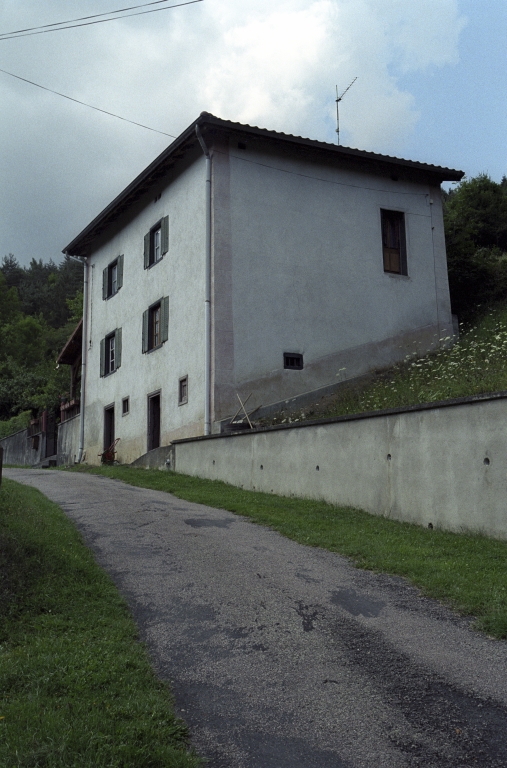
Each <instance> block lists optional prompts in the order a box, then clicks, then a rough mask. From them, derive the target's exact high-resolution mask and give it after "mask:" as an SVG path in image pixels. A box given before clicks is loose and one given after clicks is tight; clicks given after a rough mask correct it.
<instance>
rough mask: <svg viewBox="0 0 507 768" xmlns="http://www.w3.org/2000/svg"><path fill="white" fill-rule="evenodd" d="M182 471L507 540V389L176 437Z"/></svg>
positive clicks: (177, 461) (177, 467) (178, 465)
mask: <svg viewBox="0 0 507 768" xmlns="http://www.w3.org/2000/svg"><path fill="white" fill-rule="evenodd" d="M171 465H172V466H173V467H174V469H175V470H176V471H177V472H182V473H185V474H189V475H196V476H199V477H205V478H210V479H219V480H224V481H226V482H228V483H232V484H233V485H237V486H239V487H242V488H246V489H251V490H257V491H267V492H268V493H271V492H272V493H277V494H281V495H285V496H300V497H307V498H312V499H323V500H325V501H328V502H331V503H333V504H338V505H346V506H352V507H357V508H360V509H364V510H367V511H368V512H372V513H374V514H380V515H385V516H387V517H392V518H395V519H397V520H404V521H408V522H412V523H418V524H421V525H425V526H427V525H428V524H430V523H431V524H432V525H433V526H439V527H442V528H446V529H449V530H455V531H461V530H472V531H482V532H484V533H485V534H488V535H491V536H495V537H499V538H507V392H502V393H497V394H495V395H490V396H478V397H475V398H463V399H460V400H456V401H450V402H446V403H441V404H431V405H425V406H417V407H412V408H405V409H397V410H393V411H389V412H387V411H386V412H378V413H376V414H373V415H369V416H366V415H364V414H361V415H359V416H354V417H341V418H338V419H333V420H329V421H326V422H320V423H318V422H313V423H308V422H307V423H306V424H300V425H291V426H290V427H288V428H287V427H271V428H268V429H264V430H256V431H254V432H247V433H243V434H238V435H212V436H209V437H203V438H196V439H188V440H180V441H175V442H174V443H173V457H172V462H171Z"/></svg>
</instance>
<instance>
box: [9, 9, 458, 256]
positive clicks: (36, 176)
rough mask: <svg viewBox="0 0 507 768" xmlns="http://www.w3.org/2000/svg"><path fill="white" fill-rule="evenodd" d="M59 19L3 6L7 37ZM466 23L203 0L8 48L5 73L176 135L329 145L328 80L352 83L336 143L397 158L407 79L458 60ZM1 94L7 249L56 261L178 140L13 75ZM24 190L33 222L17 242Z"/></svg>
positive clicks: (453, 17)
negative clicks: (235, 128)
mask: <svg viewBox="0 0 507 768" xmlns="http://www.w3.org/2000/svg"><path fill="white" fill-rule="evenodd" d="M113 5H114V3H113ZM102 10H103V2H102V0H87V2H86V3H85V4H84V5H83V3H82V2H81V0H66V3H65V17H66V18H70V17H72V16H73V15H75V16H79V15H85V14H87V13H93V12H101V11H102ZM61 15H62V7H61V4H60V2H56V0H55V1H54V2H51V1H50V0H47V3H45V4H44V6H42V5H41V4H40V3H38V2H35V0H26V2H24V3H22V4H20V3H19V2H14V0H10V1H8V2H6V3H4V5H3V7H2V9H1V13H0V29H3V30H7V29H16V28H18V27H21V26H28V24H27V23H26V22H28V21H30V22H31V21H33V22H34V23H44V22H47V21H48V20H49V21H53V20H56V19H57V18H58V17H59V16H60V17H61ZM463 24H464V21H463V19H461V18H460V16H459V13H458V6H457V1H456V0H425V2H422V0H278V1H277V2H276V3H273V2H272V0H251V2H250V3H249V4H248V5H245V6H243V5H239V4H238V2H237V0H205V2H203V3H199V4H196V5H192V6H187V7H184V8H179V9H175V10H172V11H167V12H163V13H155V14H148V15H145V16H140V17H134V18H132V19H126V20H123V21H117V22H113V23H110V24H103V25H97V26H96V27H88V28H82V29H78V30H73V31H68V32H61V33H54V34H51V35H49V34H48V35H41V36H39V37H29V38H24V39H22V40H18V41H14V40H11V41H4V42H3V43H2V42H0V46H1V49H0V50H1V54H2V58H1V64H0V66H2V67H3V68H5V69H8V70H10V71H13V72H15V73H17V74H20V75H21V76H23V77H27V78H29V79H33V80H35V81H36V82H40V83H41V84H43V85H47V86H48V87H50V88H54V89H55V90H59V91H61V92H63V93H67V94H69V95H71V96H74V97H75V98H77V99H81V100H82V101H85V102H89V103H90V104H93V105H96V106H97V107H101V108H103V109H106V110H109V111H111V112H117V113H118V114H120V115H123V116H125V117H127V118H130V119H132V120H135V121H137V122H141V123H145V124H147V125H150V126H152V127H153V128H158V129H160V130H162V131H166V132H168V133H172V134H178V133H179V132H180V131H182V130H183V129H184V128H185V127H186V126H187V125H188V124H189V123H190V122H191V121H192V120H193V119H194V118H196V117H197V115H198V114H199V112H201V111H202V110H208V111H210V112H212V113H214V114H217V115H218V116H220V117H224V118H228V119H231V120H235V121H240V122H247V123H251V124H254V125H260V126H263V127H266V128H272V129H275V130H279V131H284V132H286V133H295V134H300V135H303V136H309V137H311V138H319V139H322V140H326V141H335V133H334V129H335V126H336V123H335V103H334V98H335V85H336V83H338V86H339V89H340V91H343V90H344V88H345V87H346V86H347V85H348V84H349V83H350V82H351V81H352V80H353V78H354V77H356V76H357V77H358V80H357V82H356V83H355V84H354V86H353V88H351V90H350V91H349V92H348V93H347V95H346V97H345V99H344V101H343V103H342V105H341V110H340V116H341V129H342V130H341V137H342V143H344V144H349V145H351V146H357V147H360V148H364V149H369V150H374V151H380V152H391V153H393V154H402V153H403V146H404V143H405V141H406V140H407V139H408V138H409V137H410V136H411V134H412V133H413V131H414V128H415V126H416V124H417V120H418V117H419V115H418V111H417V105H416V104H415V102H414V98H413V96H412V94H410V93H408V92H406V91H405V90H403V88H401V87H400V85H399V82H400V80H399V78H400V77H402V76H403V75H404V73H407V72H414V71H422V70H425V69H427V68H428V67H442V66H444V65H449V64H453V63H455V62H456V61H457V57H458V39H459V35H460V32H461V30H462V28H463ZM0 95H2V97H3V102H4V108H3V111H2V122H1V123H0V141H1V142H2V148H3V149H2V151H3V154H4V170H5V173H4V193H3V195H2V196H1V199H0V205H1V206H2V213H3V220H4V221H10V222H11V223H12V224H11V226H10V227H5V228H4V230H3V233H2V240H1V241H0V255H2V253H7V252H9V251H14V253H16V254H17V255H18V254H19V257H20V258H21V259H26V258H29V257H30V256H32V255H36V256H37V255H40V256H42V257H43V258H48V257H49V256H52V257H53V258H55V257H57V255H58V251H59V249H60V248H61V247H62V246H63V245H64V244H65V242H66V239H70V238H71V237H72V236H74V235H75V234H76V227H78V228H79V227H81V226H84V225H85V224H87V223H88V221H89V218H90V217H91V216H92V215H95V214H96V213H98V212H99V210H100V208H101V207H102V206H103V205H104V204H106V203H107V202H108V201H109V200H110V199H112V197H113V196H114V195H115V194H117V193H118V192H119V191H120V189H121V188H122V186H124V185H125V184H127V183H128V182H129V181H130V180H131V179H132V178H133V177H134V176H135V174H136V173H138V172H139V171H141V170H142V168H143V167H144V166H145V165H146V164H147V163H148V162H149V161H150V160H151V159H153V157H154V156H156V154H158V152H160V151H161V150H162V149H163V148H164V146H166V145H167V143H169V141H170V139H168V138H164V137H163V136H157V135H156V134H151V133H148V132H143V131H142V130H141V129H139V128H136V127H134V126H129V125H128V124H126V123H123V122H120V121H118V120H115V119H114V118H111V117H107V116H105V115H100V114H99V113H96V112H95V113H94V112H92V111H91V110H88V109H86V108H85V107H81V106H79V105H76V104H72V103H71V102H68V101H64V100H63V99H61V98H59V97H57V96H53V95H51V94H48V93H45V92H43V91H40V90H37V89H36V88H33V87H32V86H29V85H26V84H22V83H19V82H18V81H9V79H8V78H7V77H6V76H4V75H0ZM5 190H7V192H5ZM27 190H28V192H27ZM27 196H28V199H29V200H30V201H31V210H32V212H33V217H32V218H33V220H34V221H35V220H36V219H37V218H39V224H38V225H36V224H34V227H33V233H32V234H30V233H28V232H26V227H25V232H24V234H23V237H22V238H21V237H20V235H19V228H20V227H21V226H22V222H26V200H27ZM52 222H53V223H52ZM67 230H68V231H67ZM52 233H53V234H52ZM23 238H24V239H23ZM62 238H63V242H62ZM21 241H22V242H23V248H22V252H21V250H20V249H19V248H17V244H18V243H20V242H21Z"/></svg>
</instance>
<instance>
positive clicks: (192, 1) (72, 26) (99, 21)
mask: <svg viewBox="0 0 507 768" xmlns="http://www.w3.org/2000/svg"><path fill="white" fill-rule="evenodd" d="M202 2H203V0H187V2H184V3H176V4H175V5H167V6H166V7H165V8H152V9H151V10H149V11H137V12H136V13H126V14H125V15H124V16H116V17H115V18H113V19H97V20H96V21H86V22H84V23H83V24H69V25H68V26H66V27H53V28H52V29H39V30H38V31H37V32H23V33H22V34H20V35H14V34H10V35H9V34H8V33H6V34H5V35H4V37H1V36H0V42H2V41H3V40H15V39H17V38H18V37H31V36H32V35H43V34H44V33H46V32H61V31H62V30H63V29H76V28H77V27H89V26H91V25H92V24H105V23H106V21H118V19H129V18H130V17H131V16H144V15H145V14H146V13H157V11H168V10H170V9H171V8H181V7H182V6H183V5H194V4H195V3H202Z"/></svg>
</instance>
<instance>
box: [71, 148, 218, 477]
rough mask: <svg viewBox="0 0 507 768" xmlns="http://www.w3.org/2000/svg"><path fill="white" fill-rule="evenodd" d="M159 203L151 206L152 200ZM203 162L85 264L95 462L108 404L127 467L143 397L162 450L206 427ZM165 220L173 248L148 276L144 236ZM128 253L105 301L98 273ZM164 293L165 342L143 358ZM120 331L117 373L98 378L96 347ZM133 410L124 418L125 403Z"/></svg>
mask: <svg viewBox="0 0 507 768" xmlns="http://www.w3.org/2000/svg"><path fill="white" fill-rule="evenodd" d="M159 192H160V193H161V197H160V199H159V200H156V201H155V198H156V196H157V194H158V193H159ZM204 213H205V162H204V158H203V156H202V153H201V154H200V155H197V154H195V155H194V156H193V157H192V158H190V159H189V160H188V161H187V162H185V163H184V164H183V163H182V162H181V163H180V164H179V166H178V170H177V171H175V172H172V173H171V174H169V175H167V176H166V177H164V179H163V180H161V181H160V183H159V186H158V187H156V188H154V189H153V191H152V192H151V193H150V195H149V196H145V197H144V198H142V199H141V200H140V201H138V203H136V204H135V206H134V207H133V208H130V209H129V210H128V212H127V213H126V214H124V215H123V217H121V218H120V219H119V220H118V221H117V222H116V224H115V226H114V227H111V228H110V229H108V231H107V237H106V236H105V235H104V236H103V238H102V240H101V241H99V242H98V247H97V248H96V249H95V251H94V252H93V254H92V255H91V257H90V263H91V269H90V273H91V275H90V302H89V307H88V310H89V311H88V329H89V341H88V350H87V371H86V405H85V450H86V461H87V462H88V463H91V464H97V463H99V462H100V457H99V455H98V454H99V453H101V452H102V451H103V450H104V408H105V407H108V406H110V405H112V404H114V408H115V436H116V437H119V438H120V442H119V444H118V446H117V458H118V460H119V461H120V462H122V463H128V462H131V461H133V460H134V459H136V458H138V457H139V456H140V455H142V454H144V453H145V452H146V451H147V421H148V400H147V397H148V395H149V394H150V393H154V392H157V391H160V395H161V435H160V439H161V445H166V444H167V443H168V442H170V441H171V439H173V438H175V437H184V436H188V435H195V434H202V432H203V422H204V330H203V329H204V290H205V286H204V279H205V272H204V270H205V215H204ZM166 215H168V216H169V251H168V253H166V254H165V256H164V257H163V259H162V260H161V261H160V262H158V263H157V264H154V265H153V266H152V267H150V268H149V269H144V257H143V253H144V236H145V234H146V233H147V232H149V230H150V228H151V227H152V226H154V225H155V224H156V222H157V221H158V220H160V219H161V218H162V217H164V216H166ZM120 254H124V274H123V286H122V288H121V289H120V290H119V291H118V293H117V294H116V295H115V296H112V297H111V298H109V299H107V300H103V298H102V272H103V269H104V268H105V267H107V265H108V264H109V263H110V262H112V261H113V260H114V259H115V258H116V257H117V256H118V255H120ZM164 296H169V338H168V340H167V341H166V342H165V343H164V344H163V345H162V346H161V347H160V348H158V349H156V350H153V351H151V352H149V353H145V354H143V353H142V315H143V311H144V310H146V309H148V307H149V306H150V305H152V304H154V303H155V302H156V301H157V300H158V299H160V298H162V297H164ZM120 327H121V328H122V360H121V367H120V368H118V369H117V370H116V371H115V372H114V373H112V374H110V375H108V376H105V377H101V376H100V340H101V339H102V338H104V337H105V336H106V335H107V334H109V333H111V332H113V331H114V330H115V328H120ZM183 376H188V380H189V386H188V403H187V404H186V405H181V406H178V382H179V379H180V377H183ZM126 397H128V398H129V413H128V414H127V415H125V416H122V399H123V398H126Z"/></svg>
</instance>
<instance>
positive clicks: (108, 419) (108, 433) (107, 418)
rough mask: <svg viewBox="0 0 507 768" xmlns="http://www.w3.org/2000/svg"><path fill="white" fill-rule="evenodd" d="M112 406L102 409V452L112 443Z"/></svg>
mask: <svg viewBox="0 0 507 768" xmlns="http://www.w3.org/2000/svg"><path fill="white" fill-rule="evenodd" d="M114 440H115V438H114V405H110V406H109V407H108V408H104V451H107V449H108V448H110V447H111V446H112V444H113V443H114Z"/></svg>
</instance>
